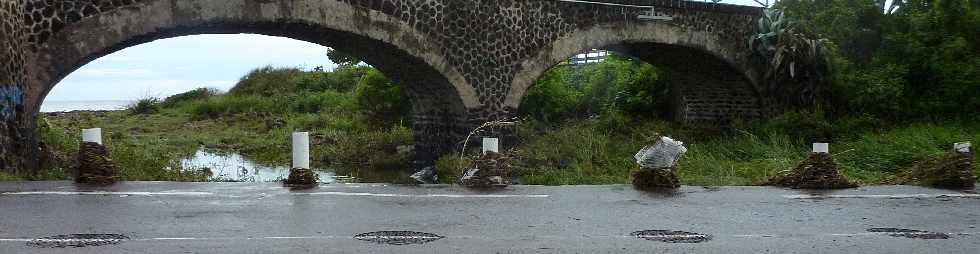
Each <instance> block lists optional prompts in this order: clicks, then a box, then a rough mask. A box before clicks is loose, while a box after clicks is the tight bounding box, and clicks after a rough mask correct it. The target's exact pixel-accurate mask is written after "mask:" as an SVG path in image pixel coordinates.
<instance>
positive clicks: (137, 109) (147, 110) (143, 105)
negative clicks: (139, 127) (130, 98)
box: [127, 98, 160, 115]
mask: <svg viewBox="0 0 980 254" xmlns="http://www.w3.org/2000/svg"><path fill="white" fill-rule="evenodd" d="M127 110H129V112H130V113H131V114H134V115H149V114H156V113H158V112H160V99H157V98H142V99H139V100H137V101H136V103H134V104H133V105H130V106H129V108H127Z"/></svg>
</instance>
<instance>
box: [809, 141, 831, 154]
mask: <svg viewBox="0 0 980 254" xmlns="http://www.w3.org/2000/svg"><path fill="white" fill-rule="evenodd" d="M813 153H830V144H828V143H813Z"/></svg>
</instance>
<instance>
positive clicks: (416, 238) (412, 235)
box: [354, 231, 444, 245]
mask: <svg viewBox="0 0 980 254" xmlns="http://www.w3.org/2000/svg"><path fill="white" fill-rule="evenodd" d="M442 238H444V237H443V236H440V235H437V234H431V233H423V232H412V231H378V232H370V233H363V234H358V235H355V236H354V239H357V240H361V241H367V242H373V243H380V244H391V245H406V244H423V243H427V242H431V241H435V240H439V239H442Z"/></svg>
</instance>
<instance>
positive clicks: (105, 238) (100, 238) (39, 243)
mask: <svg viewBox="0 0 980 254" xmlns="http://www.w3.org/2000/svg"><path fill="white" fill-rule="evenodd" d="M127 239H129V237H126V236H124V235H120V234H70V235H56V236H49V237H43V238H38V239H34V240H31V241H28V242H27V246H31V247H37V248H67V247H74V248H80V247H93V246H103V245H113V244H119V243H122V241H124V240H127Z"/></svg>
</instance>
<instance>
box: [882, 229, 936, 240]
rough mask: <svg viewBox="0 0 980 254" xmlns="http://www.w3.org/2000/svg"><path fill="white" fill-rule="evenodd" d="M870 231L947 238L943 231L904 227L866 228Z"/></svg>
mask: <svg viewBox="0 0 980 254" xmlns="http://www.w3.org/2000/svg"><path fill="white" fill-rule="evenodd" d="M868 232H871V233H884V234H887V235H888V236H893V237H905V238H917V239H949V235H947V234H945V233H937V232H929V231H922V230H915V229H904V228H872V229H868Z"/></svg>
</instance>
